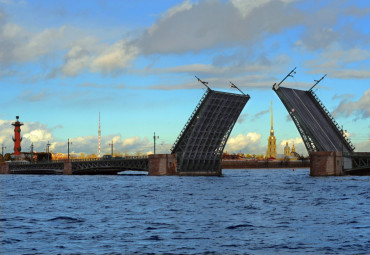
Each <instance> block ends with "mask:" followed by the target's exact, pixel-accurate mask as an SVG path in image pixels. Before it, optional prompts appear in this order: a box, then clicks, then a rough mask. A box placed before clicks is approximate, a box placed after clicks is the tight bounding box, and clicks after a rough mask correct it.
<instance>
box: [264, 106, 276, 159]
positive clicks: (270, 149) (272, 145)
mask: <svg viewBox="0 0 370 255" xmlns="http://www.w3.org/2000/svg"><path fill="white" fill-rule="evenodd" d="M266 157H267V158H276V138H275V136H274V118H273V114H272V101H271V129H270V136H269V138H268V144H267V151H266Z"/></svg>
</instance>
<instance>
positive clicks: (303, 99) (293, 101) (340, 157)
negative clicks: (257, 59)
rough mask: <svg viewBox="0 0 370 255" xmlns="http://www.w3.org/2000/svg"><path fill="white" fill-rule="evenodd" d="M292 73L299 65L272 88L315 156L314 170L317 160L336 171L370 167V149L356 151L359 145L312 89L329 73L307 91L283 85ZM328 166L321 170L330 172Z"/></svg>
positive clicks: (323, 173)
mask: <svg viewBox="0 0 370 255" xmlns="http://www.w3.org/2000/svg"><path fill="white" fill-rule="evenodd" d="M292 74H295V68H294V69H293V70H292V71H291V72H290V73H289V74H288V75H287V76H286V77H285V78H284V79H283V80H282V81H281V82H280V83H279V84H274V85H273V87H272V89H273V91H275V93H276V94H277V96H278V97H279V98H280V100H281V102H282V103H283V105H284V106H285V108H286V109H287V111H288V113H289V115H290V117H291V118H292V120H293V122H294V124H295V126H296V127H297V129H298V132H299V133H300V135H301V137H302V140H303V142H304V145H305V147H306V149H307V151H308V153H309V154H310V156H311V173H312V171H313V169H315V166H313V164H317V165H318V169H323V168H326V167H327V168H328V169H329V168H330V169H331V170H330V171H332V170H333V171H332V173H333V174H332V175H342V174H345V173H351V172H358V171H361V170H363V169H369V168H370V165H369V161H370V160H369V159H370V153H358V152H354V150H355V147H354V146H353V144H352V143H351V141H350V139H349V137H348V136H347V134H346V132H345V131H344V129H343V127H341V126H339V124H338V123H337V122H336V121H335V119H334V117H333V116H332V115H331V114H330V112H329V111H328V110H327V109H326V107H325V106H324V104H323V103H322V102H321V100H320V99H319V98H318V96H317V95H316V93H315V92H314V91H313V90H312V88H313V87H315V86H316V85H317V84H318V83H319V82H320V81H321V80H322V79H323V78H324V77H325V76H326V75H325V76H323V77H322V78H321V79H320V80H319V81H316V84H315V85H314V86H313V87H312V88H311V89H309V90H307V91H304V90H299V89H293V88H287V87H282V86H280V84H281V83H282V82H283V81H284V80H285V79H286V78H287V77H289V76H291V77H292ZM329 161H330V162H329ZM328 169H326V170H328ZM334 169H335V170H334ZM326 170H325V171H321V170H319V171H318V172H320V174H319V175H321V173H322V175H326V174H327V171H326Z"/></svg>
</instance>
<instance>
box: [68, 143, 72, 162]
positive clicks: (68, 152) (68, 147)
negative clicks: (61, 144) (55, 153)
mask: <svg viewBox="0 0 370 255" xmlns="http://www.w3.org/2000/svg"><path fill="white" fill-rule="evenodd" d="M70 144H72V142H69V138H68V161H69V145H70Z"/></svg>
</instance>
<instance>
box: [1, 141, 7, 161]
mask: <svg viewBox="0 0 370 255" xmlns="http://www.w3.org/2000/svg"><path fill="white" fill-rule="evenodd" d="M4 149H6V147H5V146H4V144H1V156H3V158H4Z"/></svg>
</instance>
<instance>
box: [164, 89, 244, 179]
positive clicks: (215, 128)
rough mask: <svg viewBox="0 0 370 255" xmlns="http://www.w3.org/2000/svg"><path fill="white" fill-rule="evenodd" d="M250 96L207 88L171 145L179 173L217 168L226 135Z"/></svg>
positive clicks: (214, 170) (218, 170) (217, 171)
mask: <svg viewBox="0 0 370 255" xmlns="http://www.w3.org/2000/svg"><path fill="white" fill-rule="evenodd" d="M249 99H250V96H249V95H239V94H232V93H226V92H220V91H214V90H211V89H207V91H206V92H205V93H204V95H203V97H202V98H201V100H200V101H199V103H198V105H197V106H196V108H195V110H194V111H193V113H192V114H191V116H190V118H189V119H188V121H187V122H186V124H185V126H184V128H183V129H182V131H181V132H180V135H179V136H178V138H177V140H176V142H175V144H174V145H173V147H172V149H171V153H176V155H177V171H178V172H179V173H180V174H181V173H190V174H191V173H194V172H207V173H219V172H220V170H221V157H222V153H223V150H224V148H225V145H226V142H227V139H228V138H229V135H230V133H231V131H232V129H233V127H234V125H235V122H236V121H237V119H238V117H239V115H240V113H241V111H242V110H243V108H244V106H245V105H246V103H247V102H248V100H249Z"/></svg>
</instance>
